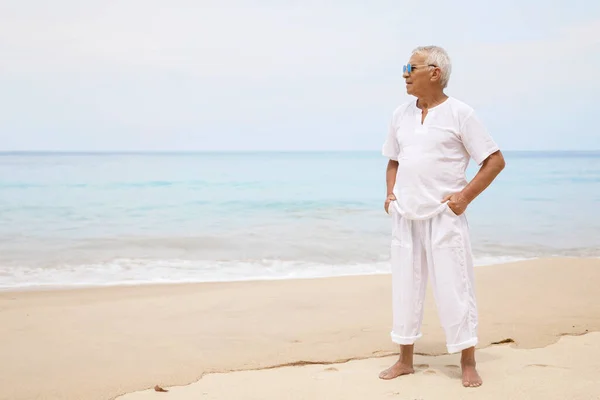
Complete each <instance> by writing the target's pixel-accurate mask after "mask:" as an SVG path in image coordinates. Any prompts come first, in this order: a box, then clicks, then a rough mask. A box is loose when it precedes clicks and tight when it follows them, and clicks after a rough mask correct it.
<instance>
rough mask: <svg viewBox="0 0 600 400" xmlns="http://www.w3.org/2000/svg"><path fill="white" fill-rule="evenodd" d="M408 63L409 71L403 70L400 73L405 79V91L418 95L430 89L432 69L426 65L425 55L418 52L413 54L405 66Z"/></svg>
mask: <svg viewBox="0 0 600 400" xmlns="http://www.w3.org/2000/svg"><path fill="white" fill-rule="evenodd" d="M409 64H410V67H411V71H410V72H409V71H408V70H405V71H404V72H403V74H402V76H403V77H404V80H405V81H406V93H408V94H410V95H412V96H416V97H419V95H422V94H424V93H427V92H428V91H429V90H430V87H431V84H432V82H431V77H432V72H433V70H434V69H433V68H431V67H429V66H428V65H427V63H426V60H425V57H424V56H422V55H420V54H413V55H412V57H410V60H408V64H407V65H406V67H408V65H409Z"/></svg>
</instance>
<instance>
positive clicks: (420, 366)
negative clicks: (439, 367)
mask: <svg viewBox="0 0 600 400" xmlns="http://www.w3.org/2000/svg"><path fill="white" fill-rule="evenodd" d="M415 368H422V369H425V368H429V364H416V365H415Z"/></svg>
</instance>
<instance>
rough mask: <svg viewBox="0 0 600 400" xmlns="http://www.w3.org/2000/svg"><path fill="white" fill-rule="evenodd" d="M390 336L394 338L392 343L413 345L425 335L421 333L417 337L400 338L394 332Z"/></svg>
mask: <svg viewBox="0 0 600 400" xmlns="http://www.w3.org/2000/svg"><path fill="white" fill-rule="evenodd" d="M390 336H391V337H392V342H394V343H396V344H413V343H415V342H416V341H417V340H418V339H420V338H421V336H423V335H422V334H421V333H419V334H418V335H417V336H400V335H397V334H395V333H394V332H392V333H390Z"/></svg>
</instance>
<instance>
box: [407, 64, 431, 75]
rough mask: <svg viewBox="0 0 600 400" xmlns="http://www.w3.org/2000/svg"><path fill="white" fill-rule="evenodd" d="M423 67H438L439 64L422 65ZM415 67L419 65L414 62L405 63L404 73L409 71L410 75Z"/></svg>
mask: <svg viewBox="0 0 600 400" xmlns="http://www.w3.org/2000/svg"><path fill="white" fill-rule="evenodd" d="M421 67H437V65H433V64H429V65H421ZM413 69H417V65H412V64H406V65H403V66H402V73H403V74H406V73H408V74H409V75H410V73H411V72H412V71H413Z"/></svg>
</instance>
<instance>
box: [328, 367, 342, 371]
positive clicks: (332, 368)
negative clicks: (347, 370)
mask: <svg viewBox="0 0 600 400" xmlns="http://www.w3.org/2000/svg"><path fill="white" fill-rule="evenodd" d="M325 371H339V369H337V368H335V367H329V368H325Z"/></svg>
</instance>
